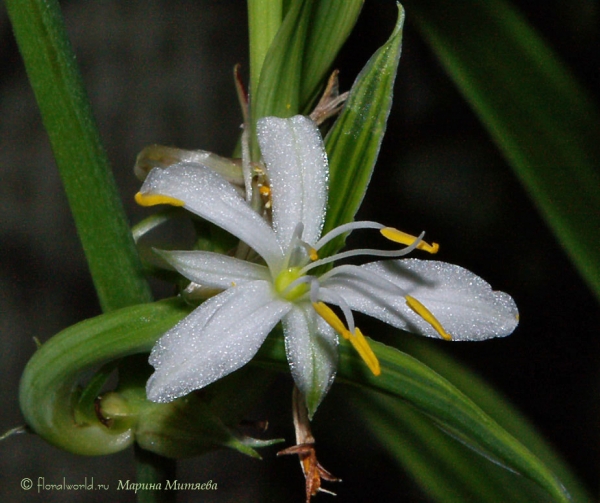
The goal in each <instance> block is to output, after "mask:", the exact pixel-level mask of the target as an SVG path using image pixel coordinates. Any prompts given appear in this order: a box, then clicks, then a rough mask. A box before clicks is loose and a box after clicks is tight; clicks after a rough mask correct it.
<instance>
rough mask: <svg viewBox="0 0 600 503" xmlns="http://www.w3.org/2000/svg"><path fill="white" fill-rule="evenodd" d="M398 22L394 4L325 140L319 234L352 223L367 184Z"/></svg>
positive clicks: (385, 110)
mask: <svg viewBox="0 0 600 503" xmlns="http://www.w3.org/2000/svg"><path fill="white" fill-rule="evenodd" d="M403 23H404V10H403V9H402V7H401V6H400V5H399V4H398V21H397V23H396V27H395V28H394V31H393V33H392V35H391V36H390V38H389V39H388V41H387V42H386V43H385V44H384V45H383V46H382V47H381V48H379V50H378V51H377V52H376V53H375V54H374V55H373V56H372V57H371V59H370V60H369V62H368V63H367V65H366V66H365V67H364V69H363V70H362V72H361V73H360V75H359V76H358V77H357V79H356V81H355V82H354V85H353V86H352V89H351V91H350V96H349V98H348V100H347V101H346V105H345V106H344V109H343V110H342V113H341V114H340V116H339V117H338V119H337V121H336V122H335V124H334V126H333V127H332V129H331V131H330V132H329V134H328V135H327V137H326V138H325V148H326V149H327V154H328V156H329V169H330V182H329V202H328V209H327V219H326V221H325V228H324V230H323V232H324V233H325V232H327V231H329V230H331V229H333V228H334V227H336V226H338V225H341V224H343V223H346V222H350V221H352V219H353V218H354V215H355V214H356V212H357V211H358V208H359V207H360V204H361V202H362V200H363V197H364V194H365V191H366V189H367V186H368V184H369V181H370V180H371V175H372V173H373V168H374V166H375V161H376V160H377V155H378V154H379V147H380V146H381V141H382V140H383V135H384V133H385V129H386V125H387V118H388V115H389V112H390V107H391V104H392V94H393V87H394V80H395V78H396V71H397V68H398V62H399V60H400V52H401V48H402V26H403ZM343 239H344V238H343V237H340V238H339V239H336V240H332V241H331V242H330V243H328V244H327V245H326V246H325V247H324V248H326V250H323V254H324V255H327V254H328V253H330V252H331V250H334V249H336V248H340V247H341V246H342V245H343Z"/></svg>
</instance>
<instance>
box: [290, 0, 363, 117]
mask: <svg viewBox="0 0 600 503" xmlns="http://www.w3.org/2000/svg"><path fill="white" fill-rule="evenodd" d="M362 5H363V0H345V1H344V2H339V1H338V0H320V1H319V2H317V3H316V5H315V6H314V8H313V13H312V18H311V22H310V24H309V32H308V36H307V40H306V46H305V53H304V63H303V65H302V81H301V89H300V106H301V110H302V111H303V112H304V113H309V112H310V110H309V107H310V105H311V104H313V102H314V101H315V99H316V98H317V97H318V94H319V92H320V90H321V88H322V86H323V84H324V82H325V80H326V79H327V77H328V74H329V72H331V65H332V64H333V62H334V60H335V58H336V57H337V55H338V52H339V50H340V49H341V47H342V45H344V42H346V39H347V38H348V36H349V35H350V33H351V32H352V29H353V28H354V25H355V24H356V20H357V19H358V15H359V14H360V10H361V8H362Z"/></svg>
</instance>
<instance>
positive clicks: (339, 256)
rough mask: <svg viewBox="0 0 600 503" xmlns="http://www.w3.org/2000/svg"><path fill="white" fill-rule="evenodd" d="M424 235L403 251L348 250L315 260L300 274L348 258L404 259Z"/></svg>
mask: <svg viewBox="0 0 600 503" xmlns="http://www.w3.org/2000/svg"><path fill="white" fill-rule="evenodd" d="M334 230H335V229H334ZM331 232H333V231H331ZM424 235H425V233H422V234H421V235H420V236H419V237H418V238H416V239H417V240H416V241H415V242H413V243H412V244H410V245H409V246H407V247H406V248H402V250H375V249H371V248H359V249H357V250H348V251H345V252H341V253H336V254H335V255H331V256H329V257H325V258H322V259H319V260H315V261H314V262H311V263H310V264H308V265H306V266H304V267H303V268H302V269H301V271H300V273H301V274H306V273H307V272H308V271H310V270H311V269H314V268H315V267H319V266H321V265H323V264H329V263H330V262H335V261H336V260H342V259H345V258H348V257H358V256H360V255H369V256H371V257H387V258H396V257H402V256H404V255H408V254H409V253H410V252H412V251H413V250H414V249H415V248H417V247H418V246H419V244H420V243H421V239H423V236H424Z"/></svg>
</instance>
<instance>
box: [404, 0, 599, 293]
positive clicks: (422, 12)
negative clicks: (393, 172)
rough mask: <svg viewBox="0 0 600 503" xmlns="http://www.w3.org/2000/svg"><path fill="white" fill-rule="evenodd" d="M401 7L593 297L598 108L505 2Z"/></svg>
mask: <svg viewBox="0 0 600 503" xmlns="http://www.w3.org/2000/svg"><path fill="white" fill-rule="evenodd" d="M407 4H408V5H409V7H410V9H411V12H412V13H414V15H415V16H416V19H417V22H418V26H419V27H420V29H421V30H422V32H423V34H424V35H425V38H426V39H427V40H428V42H429V43H430V45H431V47H432V48H433V50H434V51H435V53H436V54H437V56H438V57H439V58H440V61H441V62H442V64H443V65H444V66H445V68H446V70H447V71H448V73H449V75H450V76H451V78H452V79H453V80H454V82H455V84H456V85H457V86H458V88H459V89H460V91H461V92H462V93H463V95H464V96H465V98H466V99H467V100H468V102H469V103H470V104H471V106H472V107H473V109H474V111H475V112H476V113H477V115H478V116H479V118H480V120H481V122H482V124H483V125H484V126H485V127H486V128H487V130H488V132H489V133H490V135H491V136H492V138H493V139H494V141H495V142H496V143H497V145H498V146H499V148H500V149H501V150H502V152H503V153H504V155H505V156H506V158H507V159H508V161H509V162H510V164H511V165H512V167H513V168H514V170H515V172H516V173H517V175H518V176H519V178H520V179H521V182H522V183H523V184H524V185H525V187H526V188H527V190H528V192H529V194H530V195H531V197H532V198H533V200H534V201H535V203H536V204H537V206H538V208H539V210H540V211H541V213H542V215H543V216H544V217H545V219H546V221H547V222H548V224H549V225H550V227H551V228H552V230H553V231H554V233H555V235H556V237H557V239H558V240H559V242H560V243H561V244H562V245H563V247H564V248H565V250H566V251H567V252H568V254H569V256H570V257H571V259H572V261H573V263H574V264H575V265H576V267H577V268H578V269H579V272H580V273H581V274H582V276H583V277H584V278H585V279H586V280H587V282H588V284H589V285H590V287H591V288H592V289H593V290H594V291H595V293H596V295H597V296H598V298H600V247H598V243H600V191H599V190H598V187H600V172H599V171H598V166H600V142H598V137H599V135H600V115H599V114H598V110H597V105H596V104H595V103H593V101H592V100H591V99H590V98H589V97H588V95H587V93H586V92H585V90H584V89H582V87H581V86H580V85H579V84H578V83H577V82H576V81H575V79H574V78H573V76H572V75H571V74H570V73H569V71H568V69H567V68H566V67H565V66H564V64H563V63H562V62H561V61H560V60H559V59H558V58H557V57H556V55H555V54H554V53H553V52H552V50H551V49H550V48H549V47H548V45H547V44H546V43H545V42H544V41H543V40H542V39H541V37H540V36H539V35H538V34H537V33H536V32H535V30H534V29H533V28H532V27H531V26H530V25H528V24H527V22H526V21H525V20H524V18H523V17H522V16H521V15H520V14H519V13H518V12H517V11H516V9H514V7H513V6H512V5H511V4H510V3H508V2H506V1H504V0H492V1H489V2H478V1H475V0H468V1H464V2H452V3H448V2H411V1H410V0H409V1H407Z"/></svg>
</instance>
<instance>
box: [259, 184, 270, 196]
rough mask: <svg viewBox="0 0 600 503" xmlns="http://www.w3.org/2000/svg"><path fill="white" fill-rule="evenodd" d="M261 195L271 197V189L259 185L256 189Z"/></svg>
mask: <svg viewBox="0 0 600 503" xmlns="http://www.w3.org/2000/svg"><path fill="white" fill-rule="evenodd" d="M258 191H259V192H260V193H261V195H263V196H265V197H267V196H270V195H271V189H270V188H269V187H268V186H267V185H261V186H260V187H259V189H258Z"/></svg>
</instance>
